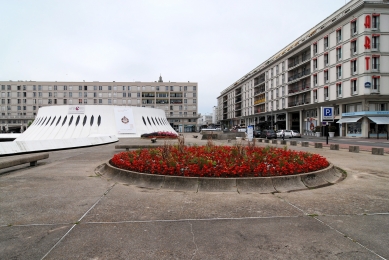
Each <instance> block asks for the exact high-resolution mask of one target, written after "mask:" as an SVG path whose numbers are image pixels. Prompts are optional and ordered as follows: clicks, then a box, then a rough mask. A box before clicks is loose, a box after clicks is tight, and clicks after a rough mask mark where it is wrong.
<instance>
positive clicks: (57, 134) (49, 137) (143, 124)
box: [0, 105, 177, 155]
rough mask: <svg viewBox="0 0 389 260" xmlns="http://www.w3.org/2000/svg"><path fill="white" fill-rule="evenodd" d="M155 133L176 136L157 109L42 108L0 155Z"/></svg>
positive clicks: (1, 148)
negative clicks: (162, 132)
mask: <svg viewBox="0 0 389 260" xmlns="http://www.w3.org/2000/svg"><path fill="white" fill-rule="evenodd" d="M159 131H164V132H171V133H175V134H177V133H176V132H175V131H174V129H173V128H172V127H171V126H170V124H169V122H168V121H167V119H166V116H165V112H164V111H163V110H161V109H154V108H144V107H128V106H109V105H108V106H107V105H101V106H93V105H85V106H82V105H79V106H75V105H69V106H50V107H42V108H40V109H39V111H38V115H37V116H36V118H35V120H34V122H33V124H32V125H31V126H30V127H29V128H28V129H27V130H26V131H25V132H24V133H23V134H21V135H20V136H19V137H18V138H17V139H15V140H14V141H13V142H2V143H0V155H6V154H17V153H25V152H34V151H45V150H55V149H65V148H75V147H82V146H91V145H100V144H106V143H112V142H117V141H118V138H131V137H140V136H141V135H142V134H145V133H151V132H159Z"/></svg>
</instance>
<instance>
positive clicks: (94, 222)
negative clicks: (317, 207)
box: [83, 215, 305, 224]
mask: <svg viewBox="0 0 389 260" xmlns="http://www.w3.org/2000/svg"><path fill="white" fill-rule="evenodd" d="M299 217H305V216H301V215H299V216H270V217H242V218H197V219H196V218H193V219H155V220H122V221H109V222H108V221H92V222H85V223H83V224H122V223H157V222H186V221H218V220H249V219H276V218H299Z"/></svg>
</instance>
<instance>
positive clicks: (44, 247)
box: [0, 225, 71, 259]
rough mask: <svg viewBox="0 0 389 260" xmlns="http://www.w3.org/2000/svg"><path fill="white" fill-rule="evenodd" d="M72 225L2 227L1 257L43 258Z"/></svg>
mask: <svg viewBox="0 0 389 260" xmlns="http://www.w3.org/2000/svg"><path fill="white" fill-rule="evenodd" d="M70 227H71V225H41V226H11V227H4V226H3V227H0V259H41V258H42V257H43V256H44V255H45V254H46V253H47V252H48V251H49V250H50V248H52V247H53V246H54V245H55V244H56V243H57V241H58V240H59V239H60V238H61V237H62V236H63V235H65V234H66V232H67V231H68V230H69V229H70Z"/></svg>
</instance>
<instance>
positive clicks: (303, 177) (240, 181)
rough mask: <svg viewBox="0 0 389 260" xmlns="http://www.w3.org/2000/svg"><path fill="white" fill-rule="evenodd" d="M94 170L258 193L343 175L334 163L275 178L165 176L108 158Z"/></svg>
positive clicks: (140, 180)
mask: <svg viewBox="0 0 389 260" xmlns="http://www.w3.org/2000/svg"><path fill="white" fill-rule="evenodd" d="M95 173H96V174H97V175H99V176H106V177H107V178H109V179H112V180H114V181H119V182H124V183H127V184H130V185H135V186H138V187H145V188H154V189H169V190H177V191H193V192H257V193H276V192H290V191H295V190H304V189H312V188H318V187H323V186H328V185H332V184H335V183H337V182H339V181H341V180H343V179H344V178H345V176H344V175H343V174H342V173H341V172H339V171H338V170H336V168H335V167H334V165H332V164H330V166H329V167H327V168H325V169H323V170H320V171H315V172H311V173H304V174H298V175H287V176H276V177H248V178H200V177H182V176H165V175H155V174H147V173H139V172H133V171H127V170H122V169H119V168H116V167H114V166H112V165H111V164H110V163H109V161H108V162H106V163H104V164H102V165H100V166H98V167H97V168H96V169H95Z"/></svg>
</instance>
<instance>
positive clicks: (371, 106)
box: [217, 0, 389, 137]
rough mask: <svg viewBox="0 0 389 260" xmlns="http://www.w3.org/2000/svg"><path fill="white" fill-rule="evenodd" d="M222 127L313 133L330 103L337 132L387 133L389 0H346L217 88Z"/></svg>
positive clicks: (388, 118) (343, 133)
mask: <svg viewBox="0 0 389 260" xmlns="http://www.w3.org/2000/svg"><path fill="white" fill-rule="evenodd" d="M217 99H218V118H220V121H221V123H222V125H223V126H224V127H232V126H233V125H254V126H255V128H257V129H268V128H274V129H293V130H299V131H300V132H302V133H303V134H311V133H312V130H314V128H315V126H317V125H321V124H322V119H321V115H320V109H321V107H334V111H335V122H334V123H333V125H335V126H336V127H337V131H336V134H337V135H340V136H350V137H366V136H368V135H370V136H372V135H378V136H386V134H387V131H388V124H389V1H387V0H375V1H369V0H352V1H350V2H348V3H347V4H346V5H344V6H343V7H342V8H340V9H339V10H337V11H336V12H335V13H333V14H331V15H330V16H329V17H327V18H326V19H325V20H323V21H322V22H320V23H319V24H317V25H316V26H314V27H313V28H312V29H311V30H309V31H308V32H306V33H305V34H303V35H302V36H300V37H299V38H298V39H297V40H295V41H293V42H292V43H290V44H289V45H287V46H286V47H285V48H283V49H282V50H280V51H279V52H277V53H276V54H274V55H273V56H272V57H271V58H269V59H268V60H266V61H265V62H263V63H262V64H261V65H259V66H257V67H256V68H254V69H253V70H252V71H250V72H248V73H247V74H246V75H244V76H243V77H242V78H240V79H239V80H237V81H236V82H234V83H233V84H232V85H231V86H229V87H228V88H226V89H225V90H223V91H222V92H221V95H220V96H219V97H218V98H217Z"/></svg>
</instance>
